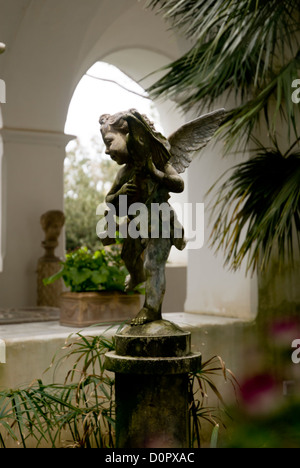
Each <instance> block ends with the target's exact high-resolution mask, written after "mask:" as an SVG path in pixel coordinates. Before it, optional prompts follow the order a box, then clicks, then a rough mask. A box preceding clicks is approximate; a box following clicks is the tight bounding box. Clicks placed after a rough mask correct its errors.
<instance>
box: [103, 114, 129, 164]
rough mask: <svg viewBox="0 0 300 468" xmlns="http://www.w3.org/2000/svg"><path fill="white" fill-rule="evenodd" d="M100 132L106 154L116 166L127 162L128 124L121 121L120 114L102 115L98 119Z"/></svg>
mask: <svg viewBox="0 0 300 468" xmlns="http://www.w3.org/2000/svg"><path fill="white" fill-rule="evenodd" d="M99 123H100V130H101V134H102V138H103V141H104V144H105V146H106V151H105V153H106V154H109V155H110V157H111V159H112V160H113V161H115V162H116V163H117V164H119V165H122V164H126V163H127V162H128V156H129V154H128V149H127V134H128V131H129V129H128V123H127V122H126V120H124V119H122V113H119V114H115V115H109V114H104V115H102V116H101V117H100V120H99Z"/></svg>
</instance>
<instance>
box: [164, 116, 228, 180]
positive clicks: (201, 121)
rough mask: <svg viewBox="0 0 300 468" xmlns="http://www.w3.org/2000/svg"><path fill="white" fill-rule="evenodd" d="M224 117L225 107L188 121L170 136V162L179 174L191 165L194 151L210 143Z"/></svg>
mask: <svg viewBox="0 0 300 468" xmlns="http://www.w3.org/2000/svg"><path fill="white" fill-rule="evenodd" d="M224 117H225V109H218V110H216V111H214V112H211V113H209V114H205V115H202V116H201V117H198V118H197V119H195V120H192V121H191V122H188V123H186V124H185V125H183V126H182V127H180V128H179V129H178V130H177V131H176V132H174V133H173V134H172V135H171V136H170V137H169V138H168V140H169V143H170V145H171V149H170V153H171V158H170V160H169V162H170V164H172V166H173V167H174V168H175V169H176V171H177V172H178V173H179V174H180V173H182V172H184V171H185V170H186V169H187V168H188V167H189V165H190V163H191V161H192V159H193V152H194V151H198V150H200V149H201V148H203V147H204V146H206V145H207V144H208V142H209V141H210V140H211V138H212V137H213V135H214V134H215V132H216V131H217V129H218V128H219V126H220V124H221V122H222V120H224Z"/></svg>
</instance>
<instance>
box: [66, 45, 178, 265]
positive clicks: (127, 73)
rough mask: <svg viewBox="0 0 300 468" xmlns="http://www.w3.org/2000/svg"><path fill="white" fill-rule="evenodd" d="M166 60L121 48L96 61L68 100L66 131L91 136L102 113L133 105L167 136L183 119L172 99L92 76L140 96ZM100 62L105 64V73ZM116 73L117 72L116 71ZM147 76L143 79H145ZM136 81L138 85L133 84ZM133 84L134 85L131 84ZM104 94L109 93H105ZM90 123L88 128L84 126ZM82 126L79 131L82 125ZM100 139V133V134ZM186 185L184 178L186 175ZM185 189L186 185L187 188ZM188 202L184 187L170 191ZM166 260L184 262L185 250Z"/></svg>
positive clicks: (174, 198) (148, 52)
mask: <svg viewBox="0 0 300 468" xmlns="http://www.w3.org/2000/svg"><path fill="white" fill-rule="evenodd" d="M168 63H169V58H168V57H166V56H165V55H163V54H161V53H158V52H153V51H151V50H147V49H142V48H129V49H121V50H119V51H115V52H113V53H111V54H108V55H107V56H106V57H104V58H103V59H102V60H101V62H96V63H95V64H94V65H93V66H92V67H91V68H89V70H88V71H87V73H86V74H84V75H83V77H82V79H81V80H80V82H79V83H78V85H77V87H76V90H75V92H74V95H73V98H72V100H71V103H70V107H69V111H68V117H67V120H66V126H65V131H66V133H72V134H74V135H76V136H80V137H81V139H82V138H84V137H85V135H89V136H90V137H92V136H94V135H98V134H99V124H98V119H99V116H100V115H101V114H104V113H111V114H113V113H116V112H119V111H122V110H126V109H129V108H132V107H136V108H137V109H138V110H139V111H140V112H141V113H146V114H148V116H149V117H150V119H151V120H154V123H155V124H156V126H157V128H158V129H159V130H160V131H162V132H163V133H164V134H165V135H166V136H168V135H169V134H171V133H172V132H173V131H174V130H176V129H177V128H179V127H180V126H181V125H182V124H183V123H184V120H183V118H182V116H181V115H180V114H179V111H178V110H177V109H176V106H175V104H174V103H172V102H170V101H169V102H168V101H163V102H154V101H151V100H149V99H145V98H143V97H141V96H140V97H137V96H136V95H135V94H132V93H130V92H126V91H124V90H120V88H118V85H117V84H115V83H113V84H112V83H110V84H109V83H107V82H106V81H102V80H95V79H94V78H91V75H93V76H97V77H101V78H104V79H107V78H109V76H110V77H111V79H112V80H114V78H115V77H117V78H116V81H117V82H118V83H119V84H120V85H122V86H124V85H125V87H127V89H132V90H133V91H134V90H135V91H134V92H138V93H140V94H141V95H144V96H145V95H146V93H145V88H146V87H147V86H149V85H150V84H151V83H152V82H154V80H156V79H157V73H156V74H153V75H151V73H153V71H155V70H159V69H160V68H161V67H163V66H165V65H167V64H168ZM101 64H106V65H107V66H108V73H111V75H109V74H105V75H104V72H105V68H103V67H101ZM118 72H119V73H118ZM145 77H146V78H145ZM137 83H138V84H139V86H138V87H137V86H136V84H137ZM134 84H135V86H134ZM106 94H109V95H108V96H107V95H106ZM87 125H89V126H90V127H91V130H90V129H89V128H86V126H87ZM83 126H84V127H85V129H84V130H83V131H82V128H81V127H83ZM99 138H101V137H100V135H99ZM184 178H185V184H186V185H187V178H186V177H185V175H184ZM186 188H187V187H186ZM186 201H187V190H186V191H185V192H184V193H183V194H180V195H176V194H172V195H171V203H176V205H183V204H184V203H185V202H186ZM169 262H170V263H172V264H180V265H186V262H187V252H186V251H182V252H179V251H177V250H176V249H175V248H173V249H172V251H171V254H170V258H169Z"/></svg>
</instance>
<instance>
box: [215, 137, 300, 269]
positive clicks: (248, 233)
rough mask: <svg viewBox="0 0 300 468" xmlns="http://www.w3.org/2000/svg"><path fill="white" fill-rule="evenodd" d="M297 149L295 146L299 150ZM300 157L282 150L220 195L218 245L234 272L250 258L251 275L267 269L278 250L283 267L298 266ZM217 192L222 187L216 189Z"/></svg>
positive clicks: (268, 153)
mask: <svg viewBox="0 0 300 468" xmlns="http://www.w3.org/2000/svg"><path fill="white" fill-rule="evenodd" d="M293 147H294V145H293ZM299 187H300V151H299V152H291V151H288V152H287V153H286V154H282V153H281V152H280V150H279V148H278V147H276V148H273V149H265V148H263V147H261V148H259V150H258V154H257V155H256V156H255V157H253V158H251V159H250V160H249V161H246V162H244V163H242V164H238V165H237V166H235V167H234V170H233V173H232V175H231V176H230V177H229V178H228V179H227V180H226V181H225V182H224V183H223V184H222V185H221V186H220V187H218V189H217V202H216V203H215V205H214V207H213V210H212V213H213V215H214V216H216V221H215V223H214V229H213V232H212V236H211V239H212V245H213V246H214V247H215V248H216V249H217V250H219V249H221V250H223V251H224V253H225V257H226V261H225V264H227V265H229V266H230V267H231V268H232V269H233V270H236V269H238V268H240V267H241V264H242V261H243V260H244V259H245V258H247V257H248V261H247V271H249V270H252V271H254V270H255V269H256V268H257V267H258V265H260V268H261V269H264V268H265V267H266V266H267V265H268V262H269V260H270V256H271V253H272V252H273V249H274V246H277V249H278V258H279V263H280V264H283V263H284V262H286V261H290V262H293V255H294V249H295V247H296V246H297V245H298V246H300V190H299ZM215 188H216V186H215Z"/></svg>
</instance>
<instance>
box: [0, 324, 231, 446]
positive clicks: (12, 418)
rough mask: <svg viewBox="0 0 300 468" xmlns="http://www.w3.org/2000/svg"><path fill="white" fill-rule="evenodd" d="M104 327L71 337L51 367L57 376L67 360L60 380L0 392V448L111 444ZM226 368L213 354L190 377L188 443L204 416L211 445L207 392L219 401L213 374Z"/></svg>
mask: <svg viewBox="0 0 300 468" xmlns="http://www.w3.org/2000/svg"><path fill="white" fill-rule="evenodd" d="M122 327H123V324H122V325H120V329H121V328H122ZM108 331H109V329H108V330H107V331H106V332H105V333H104V334H103V335H100V336H84V335H83V334H81V333H77V334H76V335H72V336H70V337H69V339H68V341H67V343H66V346H64V348H63V349H62V350H58V352H57V354H56V355H55V356H54V357H53V359H52V362H51V365H50V368H51V369H52V370H53V371H54V378H55V376H56V374H57V371H59V370H60V369H61V365H62V364H66V363H68V362H70V368H69V370H68V371H67V374H66V376H65V379H64V382H62V383H58V384H55V383H53V384H44V383H43V381H42V380H37V381H35V382H34V383H33V384H32V385H30V386H29V387H24V388H21V389H14V390H2V391H1V392H0V447H2V448H5V447H7V446H11V445H12V444H17V445H19V446H21V447H23V448H27V447H33V446H34V447H36V448H38V447H40V446H51V447H52V448H56V447H61V446H63V447H73V448H91V447H97V448H113V447H114V445H115V400H114V379H113V378H111V374H110V373H107V372H106V371H105V368H104V366H103V363H104V355H105V353H106V352H108V351H112V350H114V349H115V342H114V339H113V338H112V339H111V338H108V336H107V332H108ZM228 372H229V374H230V375H231V373H230V371H228V370H226V369H225V365H224V363H223V361H222V360H221V359H220V358H217V357H214V358H212V359H210V360H208V361H207V362H206V363H203V364H202V366H201V369H199V371H198V372H197V373H195V374H191V375H190V376H189V395H190V421H191V432H190V446H191V447H194V446H198V447H199V446H200V445H201V434H200V431H201V422H202V421H204V420H206V421H209V422H211V423H212V425H213V431H212V447H213V446H215V445H216V440H217V435H218V423H217V422H216V417H217V408H209V407H207V406H206V404H207V392H206V390H207V388H210V389H212V390H213V392H214V394H215V395H217V397H218V399H219V400H220V401H221V402H222V401H223V400H222V397H221V394H220V392H219V390H218V389H217V387H216V385H215V384H214V382H213V377H214V376H220V375H221V376H223V377H224V379H225V380H227V378H228Z"/></svg>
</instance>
